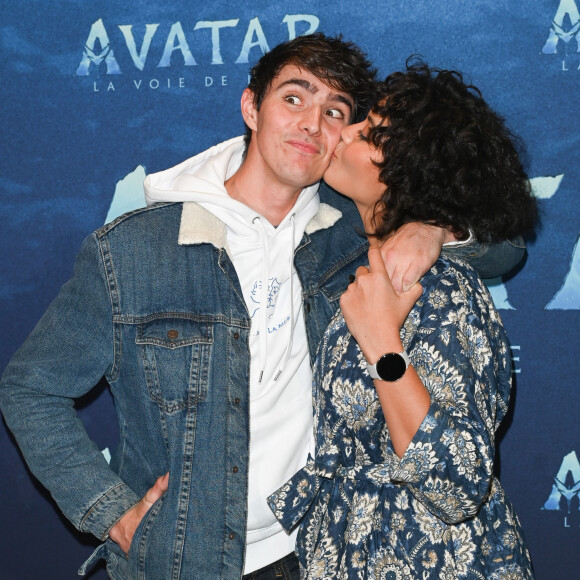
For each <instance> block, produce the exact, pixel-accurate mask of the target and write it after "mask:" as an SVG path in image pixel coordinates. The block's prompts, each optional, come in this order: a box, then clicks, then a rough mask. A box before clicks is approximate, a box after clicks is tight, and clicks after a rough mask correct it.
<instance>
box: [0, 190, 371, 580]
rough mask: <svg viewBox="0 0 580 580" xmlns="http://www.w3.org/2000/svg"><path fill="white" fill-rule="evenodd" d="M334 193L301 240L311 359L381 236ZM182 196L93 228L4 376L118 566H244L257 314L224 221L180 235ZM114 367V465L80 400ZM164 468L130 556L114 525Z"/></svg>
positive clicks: (27, 427) (83, 523)
mask: <svg viewBox="0 0 580 580" xmlns="http://www.w3.org/2000/svg"><path fill="white" fill-rule="evenodd" d="M321 202H322V203H323V204H325V205H324V206H321V208H324V209H325V210H326V211H325V212H322V214H321V212H319V215H317V216H315V218H314V219H313V221H312V222H311V224H309V227H308V228H307V231H306V233H305V235H304V238H303V240H302V242H301V244H300V246H299V247H298V249H297V250H296V254H295V266H296V269H297V272H298V275H299V277H300V280H301V283H302V291H303V301H304V316H305V319H306V329H307V334H308V340H309V345H310V356H311V360H312V361H314V358H315V352H316V349H317V347H318V344H319V342H320V340H321V337H322V335H323V333H324V330H325V329H326V326H327V324H328V321H329V320H330V318H331V316H332V314H333V313H334V311H335V310H336V309H337V306H338V299H339V296H340V294H341V293H342V291H343V290H344V289H345V287H346V286H347V284H348V283H349V275H351V274H353V273H354V271H355V269H356V268H357V267H358V266H359V265H363V264H365V263H366V261H367V254H366V251H367V247H368V246H367V243H366V240H365V238H364V237H363V236H361V235H360V234H359V233H357V232H356V231H355V229H353V224H356V225H358V227H359V228H360V219H359V217H358V213H357V211H356V209H355V208H354V205H353V204H352V203H351V202H349V201H348V200H345V199H343V198H342V197H340V196H337V195H336V194H335V193H333V192H331V191H330V190H328V189H327V188H325V187H323V188H321ZM329 203H330V204H331V205H332V206H334V207H335V208H337V209H339V210H340V212H342V217H340V214H339V213H338V212H337V211H336V210H333V209H332V208H331V207H329V206H328V205H326V204H329ZM182 207H183V206H182V204H160V205H156V206H152V207H150V208H146V209H142V210H137V211H135V212H132V213H130V214H126V215H124V216H122V217H120V218H119V219H118V220H116V221H115V222H113V223H111V224H109V225H107V226H105V227H103V228H102V229H100V230H98V231H97V232H95V233H94V234H92V235H91V236H89V237H88V238H87V239H86V240H85V242H84V243H83V246H82V249H81V251H80V254H79V256H78V259H77V262H76V265H75V272H74V275H73V278H72V279H71V280H70V281H69V282H67V283H66V284H65V285H64V286H63V288H62V290H61V292H60V294H59V295H58V297H57V298H56V300H55V301H54V302H53V303H52V305H51V306H50V307H49V309H48V310H47V312H46V314H45V315H44V316H43V318H42V319H41V321H40V322H39V323H38V325H37V327H36V328H35V330H34V331H33V332H32V334H31V335H30V337H29V338H28V339H27V341H26V342H25V344H24V345H23V346H22V347H21V349H20V350H19V351H18V352H17V353H16V354H15V355H14V357H13V359H12V360H11V362H10V364H9V365H8V367H7V369H6V370H5V372H4V375H3V378H2V382H1V383H0V403H1V405H2V409H3V411H4V414H5V418H6V422H7V424H8V426H9V427H10V429H11V430H12V431H13V432H14V435H15V436H16V438H17V440H18V443H19V445H20V447H21V450H22V452H23V454H24V457H25V459H26V461H27V463H28V465H29V467H30V469H31V470H32V472H33V473H34V474H35V475H36V477H38V479H39V480H40V481H41V483H43V485H45V486H46V487H47V488H48V489H49V490H50V492H51V493H52V495H53V497H54V499H55V500H56V502H57V503H58V505H59V507H60V508H61V510H62V511H63V512H64V514H65V515H66V516H67V517H68V518H69V519H70V521H71V522H72V523H73V524H74V525H75V526H76V527H77V528H78V529H80V530H82V531H86V532H91V533H92V534H94V535H96V536H97V537H99V538H101V539H103V540H106V543H105V544H103V545H102V546H101V547H100V548H99V550H98V555H99V556H103V557H105V558H106V559H107V567H108V572H109V574H110V576H111V577H112V578H119V579H120V578H131V579H133V578H144V579H150V580H158V579H164V580H165V579H173V578H175V579H179V578H187V579H191V578H202V579H206V578H232V579H234V578H235V579H239V578H240V576H241V574H242V570H243V561H244V540H245V529H246V495H247V480H248V449H249V397H248V394H249V361H250V355H249V352H248V335H249V330H250V318H249V315H248V312H247V309H246V306H245V303H244V299H243V296H242V292H241V289H240V286H239V283H238V279H237V275H236V272H235V269H234V267H233V265H232V263H231V261H230V259H229V257H228V255H227V252H226V249H225V235H224V236H223V240H224V243H220V242H219V240H220V236H219V235H218V234H219V232H218V233H217V234H216V238H215V240H212V241H211V243H210V241H207V242H205V243H201V242H199V243H198V242H195V243H191V242H188V241H187V240H186V241H185V242H183V241H181V242H180V243H178V238H179V231H180V219H181V215H182ZM201 211H204V210H201ZM218 223H219V222H218ZM330 226H332V227H330ZM103 376H105V377H106V379H107V381H108V382H109V385H110V388H111V392H112V394H113V397H114V401H115V409H116V413H117V419H118V423H119V431H120V441H119V445H118V448H117V449H116V451H115V452H114V453H113V456H112V459H111V463H110V465H109V464H108V463H107V462H106V461H105V459H104V457H103V455H102V454H101V452H100V450H99V449H98V448H97V447H96V445H95V444H94V443H93V442H92V441H91V440H89V438H88V436H87V433H86V431H85V430H84V428H83V427H82V425H81V423H80V421H79V420H78V418H77V417H76V413H75V410H74V407H73V399H74V398H76V397H79V396H81V395H83V394H85V393H87V392H88V391H89V390H91V389H92V388H93V386H94V385H95V384H97V382H98V381H99V380H100V379H101V377H103ZM166 472H169V473H170V483H169V489H168V491H167V492H166V494H165V495H164V496H163V497H162V498H161V499H160V500H159V501H158V502H156V503H155V504H154V506H153V507H152V508H151V509H150V510H149V512H148V513H147V515H146V516H145V518H144V519H143V520H142V522H141V524H140V525H139V527H138V528H137V531H136V533H135V536H134V538H133V542H132V545H131V549H130V552H129V554H128V558H127V557H125V555H124V554H123V553H122V551H121V550H120V548H119V547H118V546H117V544H115V543H114V542H112V541H111V540H108V539H106V538H107V534H108V531H109V529H110V528H111V527H112V526H113V525H114V523H115V522H116V521H117V520H118V519H119V518H120V517H121V516H122V515H123V514H124V513H125V512H126V511H127V510H128V509H129V508H130V507H132V506H133V505H134V504H135V503H136V502H137V501H138V500H139V499H140V498H141V497H142V496H143V495H144V493H145V492H146V491H147V489H149V487H151V486H152V485H153V483H154V481H155V479H156V478H157V477H158V476H160V475H162V474H164V473H166Z"/></svg>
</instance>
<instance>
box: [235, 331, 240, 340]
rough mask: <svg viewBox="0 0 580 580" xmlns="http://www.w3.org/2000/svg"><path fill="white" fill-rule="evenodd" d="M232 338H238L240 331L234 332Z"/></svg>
mask: <svg viewBox="0 0 580 580" xmlns="http://www.w3.org/2000/svg"><path fill="white" fill-rule="evenodd" d="M234 338H235V339H236V340H238V338H240V333H239V332H234Z"/></svg>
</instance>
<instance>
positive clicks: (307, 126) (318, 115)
mask: <svg viewBox="0 0 580 580" xmlns="http://www.w3.org/2000/svg"><path fill="white" fill-rule="evenodd" d="M321 119H322V110H321V109H320V108H318V107H311V108H308V109H307V110H305V111H304V114H303V116H302V119H301V120H300V129H302V130H303V131H306V132H307V133H308V134H310V135H316V134H317V133H319V132H320V124H321Z"/></svg>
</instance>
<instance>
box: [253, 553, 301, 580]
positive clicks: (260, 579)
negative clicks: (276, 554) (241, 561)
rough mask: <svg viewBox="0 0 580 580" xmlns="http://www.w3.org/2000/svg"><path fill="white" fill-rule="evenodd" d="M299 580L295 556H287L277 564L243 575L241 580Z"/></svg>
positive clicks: (298, 567)
mask: <svg viewBox="0 0 580 580" xmlns="http://www.w3.org/2000/svg"><path fill="white" fill-rule="evenodd" d="M278 578H281V579H283V580H300V566H299V565H298V558H297V557H296V554H294V553H292V554H288V555H287V556H284V557H283V558H280V560H278V561H277V562H274V563H273V564H269V565H268V566H264V567H263V568H260V569H259V570H255V571H254V572H250V573H249V574H245V575H244V576H243V577H242V580H276V579H278Z"/></svg>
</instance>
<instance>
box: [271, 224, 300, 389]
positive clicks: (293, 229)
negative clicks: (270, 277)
mask: <svg viewBox="0 0 580 580" xmlns="http://www.w3.org/2000/svg"><path fill="white" fill-rule="evenodd" d="M295 217H296V214H294V213H293V214H292V215H291V216H290V223H291V224H292V227H291V232H290V233H291V236H292V237H291V238H290V239H291V240H292V243H291V244H288V247H289V249H290V255H289V259H288V274H289V278H290V324H289V326H290V337H289V338H288V344H287V345H286V352H284V356H283V357H282V360H281V363H280V367H279V368H278V370H277V371H276V374H275V375H274V380H275V381H276V380H278V377H279V376H280V375H281V374H282V371H283V370H284V369H285V368H286V363H287V362H288V359H289V358H290V355H291V354H292V343H293V341H294V236H295V235H296V223H295Z"/></svg>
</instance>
